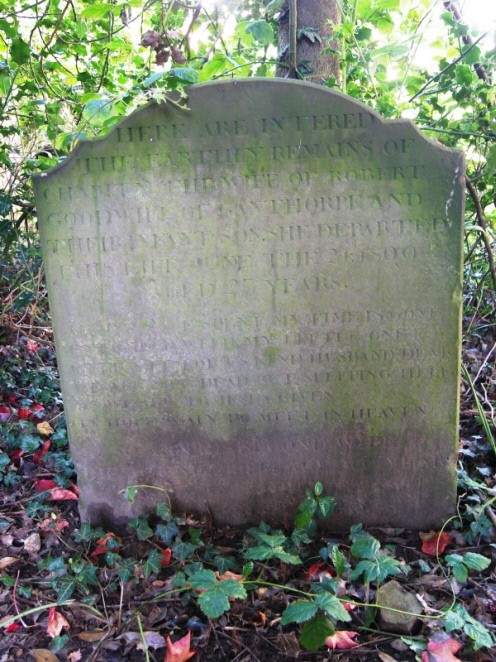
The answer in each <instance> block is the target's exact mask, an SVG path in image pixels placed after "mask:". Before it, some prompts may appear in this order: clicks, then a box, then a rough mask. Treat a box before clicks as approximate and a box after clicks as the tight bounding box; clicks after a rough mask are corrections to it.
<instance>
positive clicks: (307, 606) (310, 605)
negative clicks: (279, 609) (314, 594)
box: [281, 600, 318, 625]
mask: <svg viewBox="0 0 496 662" xmlns="http://www.w3.org/2000/svg"><path fill="white" fill-rule="evenodd" d="M317 609H318V607H317V604H316V603H315V602H314V601H313V600H295V601H294V602H292V603H291V604H290V605H289V606H288V607H286V609H285V610H284V612H283V614H282V617H281V625H288V623H304V622H305V621H308V620H310V619H311V618H312V616H315V614H316V612H317Z"/></svg>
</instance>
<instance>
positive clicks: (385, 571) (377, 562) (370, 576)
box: [350, 524, 409, 584]
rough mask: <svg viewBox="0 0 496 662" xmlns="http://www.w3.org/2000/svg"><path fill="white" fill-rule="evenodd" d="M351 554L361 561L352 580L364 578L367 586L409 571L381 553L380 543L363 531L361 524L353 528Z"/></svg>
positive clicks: (354, 571)
mask: <svg viewBox="0 0 496 662" xmlns="http://www.w3.org/2000/svg"><path fill="white" fill-rule="evenodd" d="M350 538H351V542H352V543H353V544H352V545H351V550H350V551H351V554H352V555H353V556H354V557H355V558H358V559H360V560H359V562H358V563H357V565H356V566H355V568H354V569H353V571H352V572H351V574H350V579H351V580H355V579H359V578H360V577H363V580H364V582H365V583H366V584H370V583H371V582H377V583H380V582H383V581H384V580H385V579H386V578H387V577H389V576H390V575H399V574H401V573H405V574H406V572H407V571H408V570H409V568H408V566H404V565H403V564H402V563H401V562H400V561H398V560H397V559H395V558H393V557H392V556H389V554H386V553H384V552H382V551H381V544H380V542H379V541H378V540H377V539H376V538H374V537H373V536H371V535H370V534H369V533H367V532H366V531H364V530H363V527H362V525H361V524H357V525H356V526H352V527H351V533H350Z"/></svg>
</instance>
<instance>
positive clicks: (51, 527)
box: [38, 517, 70, 533]
mask: <svg viewBox="0 0 496 662" xmlns="http://www.w3.org/2000/svg"><path fill="white" fill-rule="evenodd" d="M67 526H70V524H69V522H68V521H67V520H65V519H59V518H58V517H57V518H56V519H51V518H50V517H47V518H46V519H44V520H43V522H41V524H38V528H39V529H40V531H55V533H60V531H62V530H63V529H65V528H66V527H67Z"/></svg>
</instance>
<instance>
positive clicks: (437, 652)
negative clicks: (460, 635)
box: [422, 639, 462, 662]
mask: <svg viewBox="0 0 496 662" xmlns="http://www.w3.org/2000/svg"><path fill="white" fill-rule="evenodd" d="M461 647H462V645H461V644H460V643H459V642H458V641H456V640H455V639H445V640H444V641H429V643H428V644H427V650H426V651H425V652H424V653H422V662H460V658H458V657H455V654H456V653H458V651H459V650H460V648H461Z"/></svg>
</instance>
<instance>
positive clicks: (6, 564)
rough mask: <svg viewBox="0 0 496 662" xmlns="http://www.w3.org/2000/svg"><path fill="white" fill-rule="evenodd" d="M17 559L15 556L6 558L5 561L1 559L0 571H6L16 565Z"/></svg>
mask: <svg viewBox="0 0 496 662" xmlns="http://www.w3.org/2000/svg"><path fill="white" fill-rule="evenodd" d="M16 561H17V559H16V558H15V556H4V557H3V559H0V570H5V568H8V567H9V565H12V564H13V563H15V562H16Z"/></svg>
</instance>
